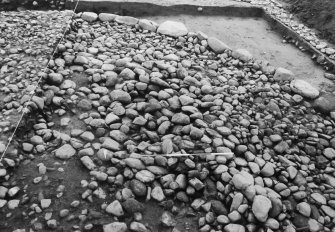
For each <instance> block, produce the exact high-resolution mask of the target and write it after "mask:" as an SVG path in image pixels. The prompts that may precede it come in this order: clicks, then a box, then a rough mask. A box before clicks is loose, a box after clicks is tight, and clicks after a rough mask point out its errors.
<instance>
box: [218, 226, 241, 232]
mask: <svg viewBox="0 0 335 232" xmlns="http://www.w3.org/2000/svg"><path fill="white" fill-rule="evenodd" d="M223 230H224V232H245V228H244V226H242V225H239V224H228V225H226V226H225V227H224V228H223Z"/></svg>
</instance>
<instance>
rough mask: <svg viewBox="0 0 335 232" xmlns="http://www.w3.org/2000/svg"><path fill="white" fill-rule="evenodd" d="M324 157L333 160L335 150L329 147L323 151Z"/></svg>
mask: <svg viewBox="0 0 335 232" xmlns="http://www.w3.org/2000/svg"><path fill="white" fill-rule="evenodd" d="M323 155H324V156H326V158H327V159H329V160H333V159H334V158H335V149H333V148H331V147H328V148H326V149H325V150H324V151H323Z"/></svg>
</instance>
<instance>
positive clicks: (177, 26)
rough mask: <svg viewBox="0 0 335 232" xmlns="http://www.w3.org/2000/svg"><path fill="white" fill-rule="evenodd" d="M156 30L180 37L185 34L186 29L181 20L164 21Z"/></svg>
mask: <svg viewBox="0 0 335 232" xmlns="http://www.w3.org/2000/svg"><path fill="white" fill-rule="evenodd" d="M157 32H158V33H160V34H163V35H168V36H172V37H180V36H184V35H187V33H188V29H187V28H186V26H185V25H184V24H183V23H181V22H175V21H165V22H164V23H162V24H161V25H159V27H158V29H157Z"/></svg>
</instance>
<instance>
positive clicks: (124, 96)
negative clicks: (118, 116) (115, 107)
mask: <svg viewBox="0 0 335 232" xmlns="http://www.w3.org/2000/svg"><path fill="white" fill-rule="evenodd" d="M110 96H111V98H112V100H113V101H119V102H121V103H126V104H128V103H130V102H131V96H130V95H129V93H127V92H125V91H123V90H119V89H117V90H113V91H112V92H111V93H110Z"/></svg>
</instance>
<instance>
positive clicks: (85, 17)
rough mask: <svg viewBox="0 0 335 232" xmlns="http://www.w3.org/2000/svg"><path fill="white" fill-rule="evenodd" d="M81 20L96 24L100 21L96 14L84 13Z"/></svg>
mask: <svg viewBox="0 0 335 232" xmlns="http://www.w3.org/2000/svg"><path fill="white" fill-rule="evenodd" d="M81 18H82V19H83V20H85V21H87V22H94V21H96V20H97V19H98V15H97V14H96V13H94V12H84V13H83V14H82V15H81Z"/></svg>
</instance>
